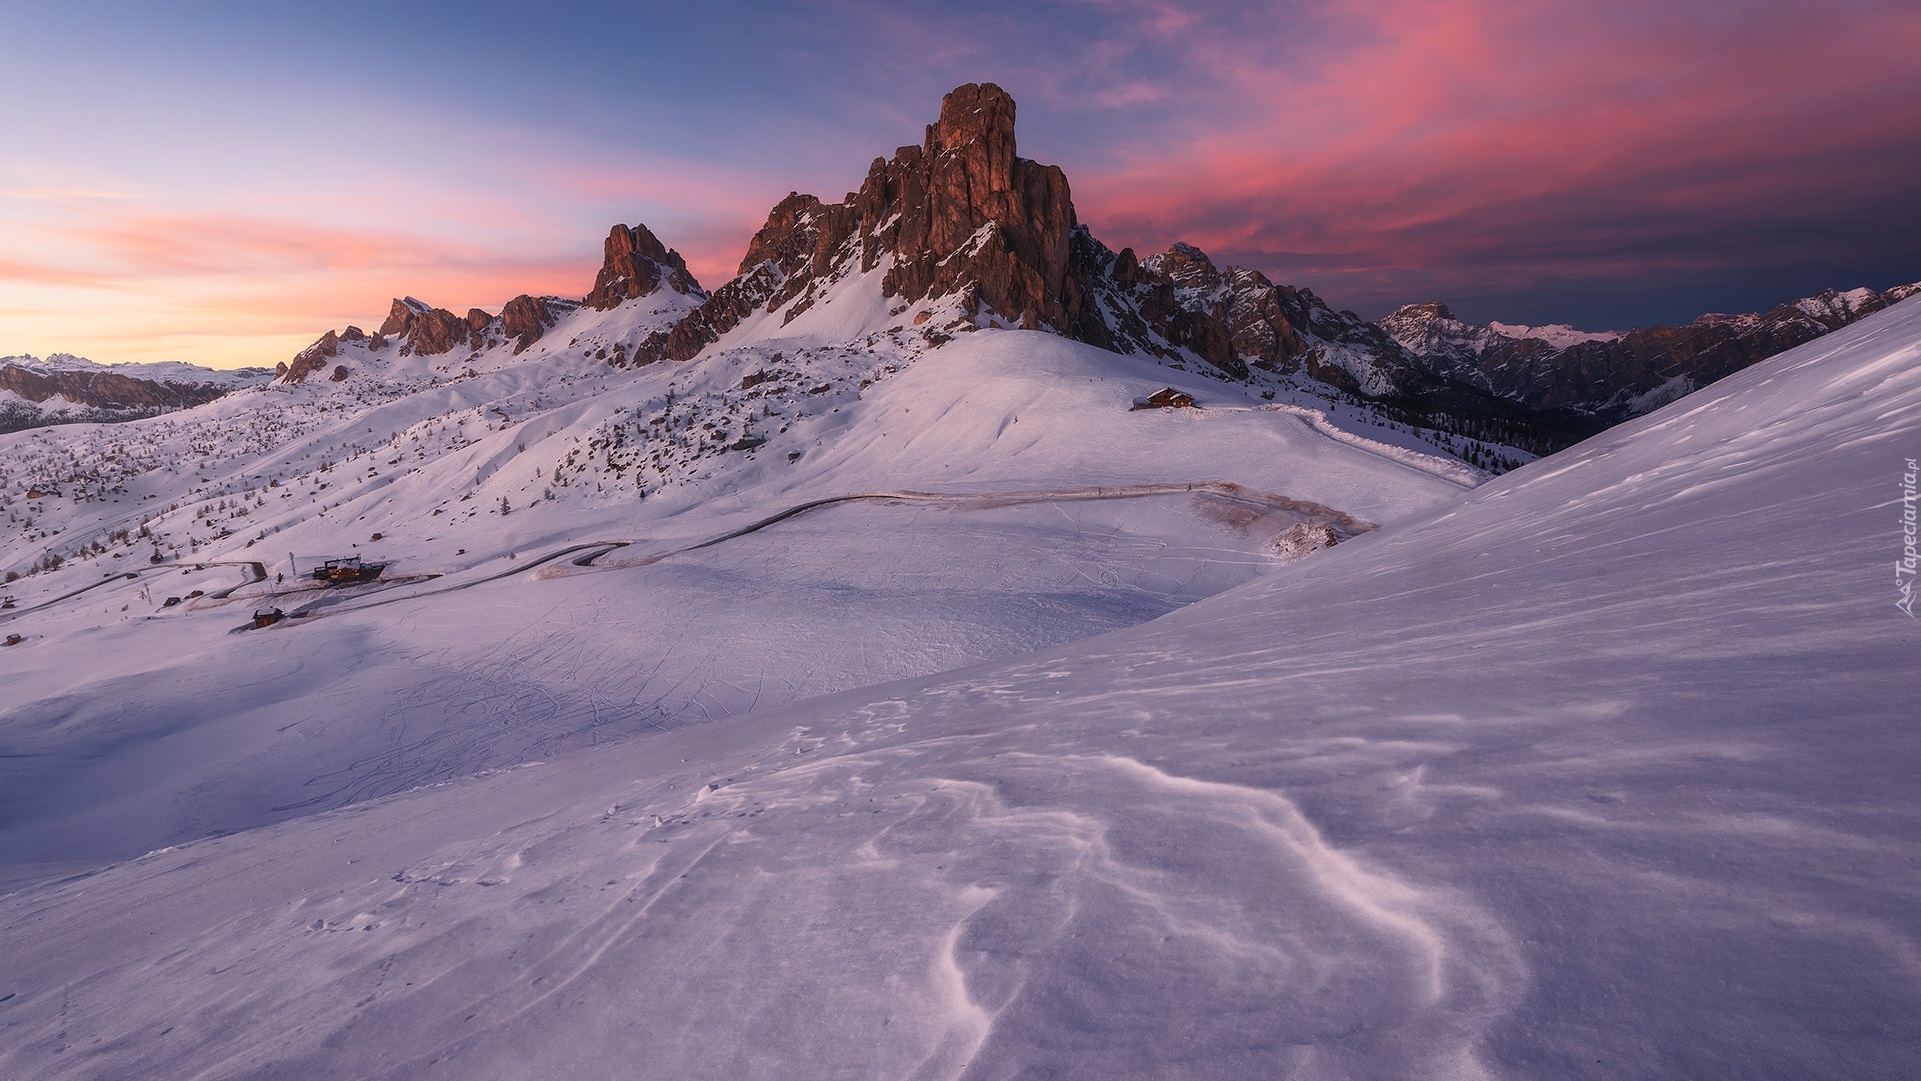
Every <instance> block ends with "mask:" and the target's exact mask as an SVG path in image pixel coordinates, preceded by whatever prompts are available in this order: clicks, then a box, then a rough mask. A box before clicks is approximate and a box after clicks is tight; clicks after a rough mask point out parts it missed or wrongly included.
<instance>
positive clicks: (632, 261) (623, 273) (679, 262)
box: [587, 225, 704, 311]
mask: <svg viewBox="0 0 1921 1081" xmlns="http://www.w3.org/2000/svg"><path fill="white" fill-rule="evenodd" d="M604 252H605V255H604V258H603V259H602V262H601V267H600V273H598V274H596V275H595V276H594V288H593V290H592V291H591V292H589V293H588V294H587V304H588V306H590V307H592V308H595V309H597V310H599V311H606V310H607V309H609V308H612V307H614V306H615V305H618V304H619V303H621V302H622V301H624V300H629V299H632V298H634V297H644V296H648V295H651V294H653V293H656V292H658V291H660V290H661V289H671V290H673V291H674V292H676V293H686V294H690V295H704V292H703V291H702V289H701V287H700V283H699V282H697V281H695V280H694V276H693V275H692V274H690V273H688V272H687V262H686V260H684V259H682V258H681V257H680V253H679V252H677V251H673V250H672V249H670V248H668V247H667V246H666V245H664V244H662V243H661V242H660V240H659V239H658V238H657V237H655V236H654V234H653V233H652V232H651V231H649V230H648V228H647V227H646V226H645V225H633V226H628V225H616V226H614V228H613V230H612V231H611V232H609V233H608V234H607V243H606V245H605V246H604Z"/></svg>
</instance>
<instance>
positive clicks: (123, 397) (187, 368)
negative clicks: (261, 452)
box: [0, 353, 273, 432]
mask: <svg viewBox="0 0 1921 1081" xmlns="http://www.w3.org/2000/svg"><path fill="white" fill-rule="evenodd" d="M271 378H273V372H272V371H271V370H269V369H267V368H237V369H232V370H227V371H221V370H217V369H213V368H202V367H199V366H198V365H194V364H181V363H174V362H169V363H161V364H99V363H96V362H94V361H91V360H87V359H85V358H83V357H76V356H70V355H68V354H66V353H55V354H53V355H52V356H50V357H47V358H46V359H44V360H42V359H40V358H38V357H30V356H17V357H0V432H16V431H20V430H22V429H25V428H37V427H39V426H41V425H44V424H73V423H94V422H103V421H121V420H133V419H136V418H139V417H150V416H155V415H157V414H160V413H167V412H171V411H173V410H175V409H185V408H187V407H188V406H194V405H200V404H202V403H204V402H210V401H213V400H214V399H215V398H218V397H220V396H221V395H223V394H226V393H227V392H229V391H232V390H237V389H239V388H241V387H250V386H255V385H257V384H260V383H264V382H266V381H267V380H269V379H271Z"/></svg>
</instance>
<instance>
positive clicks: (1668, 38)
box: [0, 0, 1921, 367]
mask: <svg viewBox="0 0 1921 1081" xmlns="http://www.w3.org/2000/svg"><path fill="white" fill-rule="evenodd" d="M294 7H295V5H280V4H273V3H224V2H196V3H169V2H166V0H146V2H141V3H120V2H113V3H99V2H88V0H68V2H64V3H59V4H49V3H45V2H44V0H33V2H19V0H0V27H4V30H3V31H0V99H3V100H4V101H5V102H6V103H7V107H6V108H5V109H4V111H0V355H6V354H18V353H32V354H36V355H42V356H44V355H46V354H47V353H50V352H56V351H60V352H71V353H77V354H80V355H84V356H90V357H92V358H94V359H96V360H102V361H135V360H188V361H193V362H196V363H202V364H210V365H214V366H219V367H231V366H237V365H242V364H265V365H271V364H273V363H274V362H275V361H278V360H284V359H286V358H287V357H288V356H290V355H291V354H292V353H293V352H294V351H296V350H297V349H299V348H300V347H301V346H303V345H305V344H306V343H307V342H309V341H311V340H313V339H314V338H315V337H317V336H318V335H319V334H320V333H321V332H322V331H324V330H326V329H328V328H339V327H342V326H345V325H346V324H349V323H355V324H358V325H361V326H363V327H366V326H370V325H372V324H377V323H378V322H379V320H380V318H381V316H382V314H383V313H384V312H385V310H386V308H387V305H388V301H389V299H390V298H391V297H393V296H397V295H403V294H411V295H414V296H418V297H420V298H421V299H424V300H428V301H431V302H433V303H435V304H438V305H441V306H444V307H448V308H453V309H456V310H462V311H464V310H465V309H466V308H468V307H470V306H478V307H484V308H487V309H489V310H496V311H497V310H498V307H499V305H500V304H501V302H503V301H505V300H506V299H508V298H509V297H511V296H513V295H514V294H516V293H522V292H531V293H555V294H561V295H574V296H578V295H580V294H583V293H584V292H586V290H587V288H588V287H589V286H590V285H591V284H592V278H593V272H594V269H595V268H596V267H597V266H598V265H599V259H600V250H599V249H600V241H601V238H602V237H604V236H605V235H606V231H607V229H608V227H609V226H610V225H612V224H613V223H615V222H636V221H638V222H645V223H646V224H647V225H648V226H650V227H651V228H652V229H653V230H654V231H655V232H656V233H657V234H659V236H660V237H661V239H662V240H663V241H665V242H666V243H668V244H669V245H671V246H674V247H676V248H678V249H679V250H680V251H681V252H682V253H683V254H684V255H686V256H687V260H688V263H689V265H690V266H691V267H692V269H693V270H694V272H695V274H696V275H697V276H698V277H699V278H700V279H701V281H702V282H703V283H704V284H706V285H708V286H709V287H712V286H716V285H718V284H720V283H721V282H722V281H725V280H726V278H727V277H728V276H730V275H731V274H732V273H733V270H734V268H735V266H736V264H737V263H738V261H739V259H740V255H741V252H742V250H743V249H744V247H745V245H746V241H747V238H748V236H749V235H750V234H751V233H752V232H753V230H754V229H755V228H756V227H757V226H758V225H759V224H760V223H761V221H762V220H763V218H764V217H765V215H766V212H767V210H768V208H769V207H770V206H771V205H772V204H773V202H774V201H775V200H777V199H778V198H779V197H781V196H783V195H785V194H786V193H787V192H788V191H790V190H800V191H812V192H814V193H816V194H819V195H822V196H824V197H828V198H837V197H838V196H840V195H841V194H842V193H844V192H846V191H848V190H850V189H852V188H853V187H855V186H857V185H858V183H859V181H860V179H861V177H862V176H863V175H864V174H865V172H866V169H867V164H868V162H869V161H871V160H872V159H873V158H874V157H876V156H879V155H886V154H889V153H891V152H892V150H893V148H894V147H896V146H898V145H900V144H903V143H909V142H918V141H919V140H920V137H921V128H922V126H923V125H924V124H926V123H927V122H928V121H930V120H932V119H933V118H934V116H935V114H936V112H937V111H938V108H939V103H940V96H941V94H942V93H943V92H945V91H946V90H948V89H951V88H952V87H953V86H955V85H957V84H959V83H964V82H974V81H992V82H997V83H999V84H1000V85H1002V86H1003V87H1006V88H1007V89H1008V91H1009V92H1011V93H1012V94H1013V95H1014V97H1015V98H1016V100H1017V101H1018V102H1019V103H1020V148H1021V151H1022V153H1023V154H1024V155H1026V156H1030V157H1034V158H1037V159H1039V160H1041V161H1045V162H1052V163H1056V164H1059V165H1061V166H1062V167H1063V168H1065V169H1066V171H1067V174H1068V177H1069V180H1070V181H1071V183H1072V185H1073V191H1074V196H1075V203H1076V206H1077V208H1078V211H1079V214H1080V218H1081V220H1082V221H1083V222H1086V223H1087V224H1089V225H1090V226H1091V227H1092V229H1093V230H1094V233H1095V235H1097V236H1099V237H1101V238H1102V239H1103V240H1105V241H1106V242H1107V243H1108V244H1109V245H1111V246H1113V247H1116V248H1118V247H1120V246H1122V245H1131V246H1133V247H1134V248H1136V249H1137V250H1139V251H1142V252H1146V251H1149V250H1159V249H1161V248H1164V247H1166V246H1167V245H1168V244H1169V243H1171V242H1173V241H1175V240H1187V241H1189V242H1191V243H1194V244H1197V245H1199V246H1200V247H1202V248H1204V249H1206V250H1207V251H1208V252H1209V253H1211V254H1212V255H1213V256H1214V257H1215V258H1216V260H1217V261H1220V262H1222V263H1230V262H1231V263H1239V264H1243V265H1248V266H1253V267H1257V268H1259V269H1261V270H1263V271H1265V272H1266V273H1268V274H1269V275H1270V276H1272V277H1273V278H1275V279H1276V280H1277V281H1282V282H1287V283H1290V284H1294V285H1302V286H1308V287H1311V288H1313V289H1314V290H1315V291H1316V292H1318V293H1320V294H1321V295H1323V296H1324V297H1326V298H1328V299H1329V300H1330V301H1331V302H1333V303H1334V304H1335V305H1336V306H1337V307H1347V308H1352V309H1355V310H1357V311H1359V312H1361V314H1363V315H1367V316H1370V317H1372V316H1379V315H1381V314H1384V313H1385V312H1386V311H1388V310H1389V309H1391V308H1393V307H1395V306H1396V305H1398V304H1400V303H1404V302H1411V301H1419V300H1428V299H1444V300H1447V301H1449V302H1450V303H1452V304H1453V306H1454V308H1455V311H1456V312H1457V314H1459V315H1462V316H1463V317H1466V318H1470V319H1474V320H1477V321H1484V320H1488V319H1500V320H1503V321H1507V322H1529V323H1543V322H1569V323H1574V324H1576V325H1578V326H1582V327H1586V328H1589V329H1606V328H1626V327H1629V326H1633V325H1637V324H1650V323H1655V322H1669V321H1676V320H1685V319H1688V318H1691V317H1692V316H1694V315H1696V314H1699V313H1700V312H1703V311H1709V310H1721V311H1730V310H1753V309H1757V308H1765V307H1768V306H1771V305H1773V304H1775V303H1778V302H1781V301H1784V300H1789V299H1793V298H1795V297H1798V296H1802V295H1805V294H1807V293H1811V292H1815V291H1818V290H1819V289H1821V288H1824V287H1829V286H1833V287H1840V288H1848V287H1853V286H1858V285H1868V286H1873V287H1875V288H1886V287H1888V286H1890V285H1894V284H1897V283H1899V282H1906V281H1913V280H1917V279H1921V208H1918V207H1917V202H1918V201H1921V200H1918V199H1917V197H1918V196H1921V5H1917V4H1915V3H1914V2H1913V0H1824V2H1821V3H1809V2H1786V0H1781V2H1764V0H1721V2H1715V0H1701V2H1690V3H1675V2H1673V0H1662V2H1649V0H1612V2H1609V3H1594V2H1592V0H1505V2H1495V0H1428V2H1423V0H1367V2H1348V3H1275V4H1266V5H1261V4H1251V5H1250V4H1245V3H1219V4H1216V3H1184V4H1172V3H1153V2H1129V0H1077V2H1055V3H1044V2H1043V3H1036V2H1031V0H1028V2H1007V3H1001V2H986V3H972V4H938V5H926V6H925V7H924V8H917V7H916V6H915V5H910V4H901V3H868V2H864V0H843V2H826V3H811V4H802V3H725V2H718V3H706V4H701V5H686V6H678V5H676V6H669V5H664V4H663V5H654V4H620V3H571V4H570V3H550V4H546V5H530V4H525V3H498V2H491V0H477V2H468V3H461V4H451V3H449V4H425V3H415V4H405V3H402V4H392V3H363V2H356V0H335V2H331V3H327V4H302V5H298V10H290V9H292V8H294Z"/></svg>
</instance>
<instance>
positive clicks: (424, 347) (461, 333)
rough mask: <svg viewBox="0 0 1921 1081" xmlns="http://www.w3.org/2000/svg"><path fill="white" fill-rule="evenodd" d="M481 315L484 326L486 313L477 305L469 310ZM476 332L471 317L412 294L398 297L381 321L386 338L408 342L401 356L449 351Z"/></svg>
mask: <svg viewBox="0 0 1921 1081" xmlns="http://www.w3.org/2000/svg"><path fill="white" fill-rule="evenodd" d="M469 315H470V317H471V316H472V315H480V316H482V317H484V318H483V320H482V326H483V327H484V326H485V321H486V319H487V318H491V317H489V316H487V313H485V312H483V311H480V310H479V309H478V308H476V309H474V310H473V312H471V313H469ZM474 333H475V331H474V329H473V327H472V325H471V323H470V322H469V320H468V319H463V318H461V317H460V316H458V315H455V314H454V313H452V312H450V311H448V310H446V309H445V308H435V307H432V306H430V305H428V304H424V303H422V302H420V301H418V300H415V299H414V298H412V297H408V298H406V299H405V300H395V301H394V303H393V307H392V308H390V309H388V312H387V321H386V322H384V323H382V324H380V336H381V337H383V338H392V337H396V336H398V337H401V338H404V339H405V340H406V344H405V345H403V346H401V349H400V352H401V355H402V356H405V355H407V354H409V353H414V354H418V355H420V356H424V357H431V356H438V355H439V354H441V353H450V352H452V351H453V350H454V347H455V346H458V345H461V344H462V343H467V342H470V341H471V340H472V338H473V335H474Z"/></svg>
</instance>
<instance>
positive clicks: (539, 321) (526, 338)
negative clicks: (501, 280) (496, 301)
mask: <svg viewBox="0 0 1921 1081" xmlns="http://www.w3.org/2000/svg"><path fill="white" fill-rule="evenodd" d="M579 306H580V304H579V302H578V301H572V300H562V299H561V298H559V297H530V296H528V295H527V294H525V293H522V294H520V295H519V296H517V297H515V298H514V299H512V300H510V301H508V302H507V306H506V307H504V308H502V309H500V329H501V334H502V335H503V336H504V337H506V338H508V339H509V340H511V341H512V342H513V343H514V355H515V356H519V355H520V354H521V353H522V352H524V351H525V350H526V348H527V347H528V346H530V345H532V344H534V343H535V342H537V341H539V340H540V336H541V335H543V334H545V333H547V328H548V327H551V326H553V325H554V323H555V322H556V321H557V320H559V318H560V317H561V316H563V315H565V314H567V313H568V312H570V311H573V310H574V309H575V308H578V307H579Z"/></svg>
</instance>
